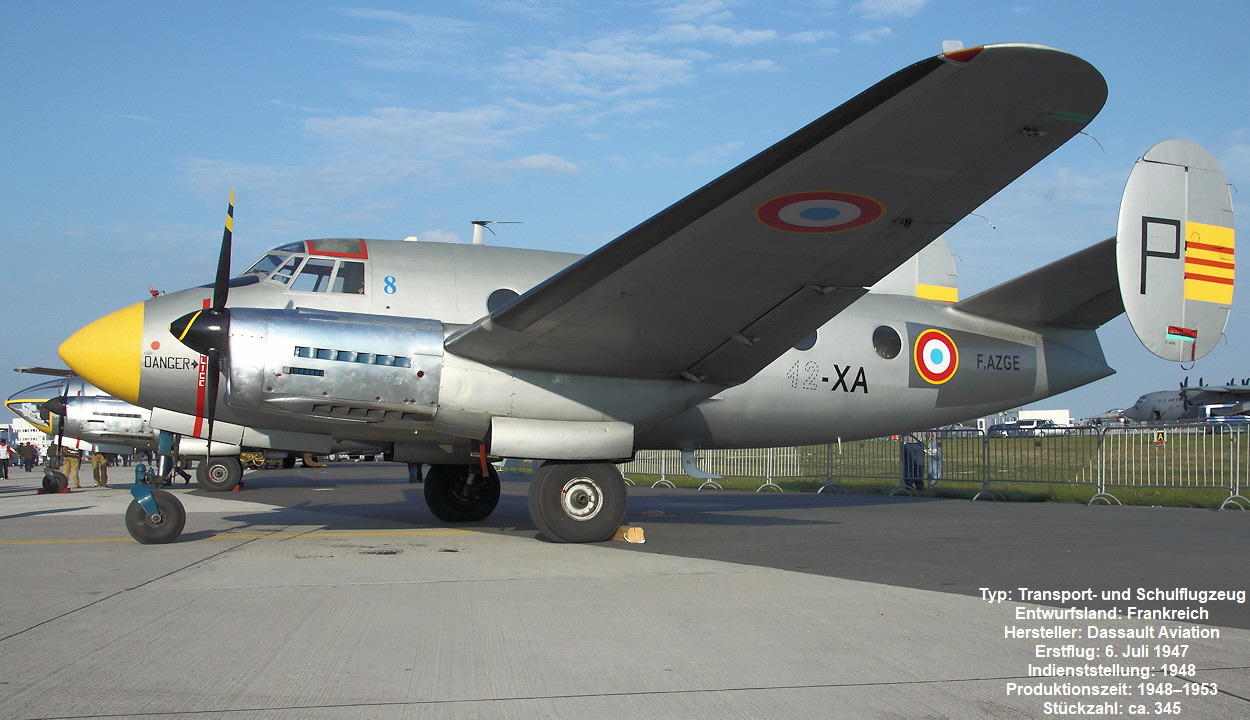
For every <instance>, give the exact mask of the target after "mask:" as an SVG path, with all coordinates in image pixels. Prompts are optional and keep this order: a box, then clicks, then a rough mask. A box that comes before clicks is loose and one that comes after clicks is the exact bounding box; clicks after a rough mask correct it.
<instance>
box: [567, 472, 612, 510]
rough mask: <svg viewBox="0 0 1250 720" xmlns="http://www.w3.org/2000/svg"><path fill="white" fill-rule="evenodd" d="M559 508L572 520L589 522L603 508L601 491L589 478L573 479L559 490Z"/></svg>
mask: <svg viewBox="0 0 1250 720" xmlns="http://www.w3.org/2000/svg"><path fill="white" fill-rule="evenodd" d="M560 508H561V509H562V510H564V513H565V514H566V515H568V516H569V517H571V518H573V519H574V520H590V519H591V518H593V517H594V516H596V515H598V514H599V511H600V510H601V509H602V508H603V491H602V490H600V489H599V486H598V485H597V484H596V483H595V481H594V480H591V479H590V478H586V477H578V478H573V479H572V480H569V481H568V482H566V483H565V484H564V487H563V488H561V489H560Z"/></svg>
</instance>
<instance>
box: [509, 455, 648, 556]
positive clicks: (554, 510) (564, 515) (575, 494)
mask: <svg viewBox="0 0 1250 720" xmlns="http://www.w3.org/2000/svg"><path fill="white" fill-rule="evenodd" d="M628 504H629V495H628V493H626V491H625V478H624V477H623V476H622V475H621V471H620V469H619V468H617V467H616V466H615V465H613V464H611V463H581V464H574V463H548V464H546V465H543V466H542V467H540V468H539V469H538V470H537V472H535V473H534V477H533V479H531V480H530V492H529V507H530V517H531V518H532V519H533V520H534V524H535V525H536V526H537V527H538V531H539V532H541V533H542V534H543V535H544V536H546V537H547V539H549V540H554V541H555V542H570V543H586V542H603V541H604V540H611V539H612V536H613V535H615V534H616V531H617V529H618V528H620V526H621V523H622V522H623V521H624V520H625V511H626V510H627V509H628Z"/></svg>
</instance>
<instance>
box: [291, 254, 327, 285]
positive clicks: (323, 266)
mask: <svg viewBox="0 0 1250 720" xmlns="http://www.w3.org/2000/svg"><path fill="white" fill-rule="evenodd" d="M333 272H334V261H333V260H325V259H323V258H312V259H310V260H309V261H308V262H306V263H304V269H303V270H300V273H299V277H297V278H295V282H294V283H292V284H291V289H292V290H294V291H295V292H325V291H326V288H328V287H329V286H330V274H331V273H333Z"/></svg>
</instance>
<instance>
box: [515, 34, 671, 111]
mask: <svg viewBox="0 0 1250 720" xmlns="http://www.w3.org/2000/svg"><path fill="white" fill-rule="evenodd" d="M692 65H693V59H692V57H675V56H666V55H662V54H659V53H656V52H652V51H650V50H647V49H644V48H641V47H638V46H637V45H636V44H634V43H630V42H628V41H627V40H625V39H623V38H619V37H605V38H600V39H598V40H593V41H591V42H589V43H586V44H584V45H583V46H581V47H578V48H575V49H545V50H541V51H539V52H538V53H537V54H535V55H532V56H529V57H526V56H524V55H517V56H514V57H513V58H512V59H510V60H508V61H507V62H505V63H504V64H503V65H502V66H501V67H500V68H498V72H499V73H500V74H501V75H502V76H503V77H504V78H505V79H509V80H512V81H515V82H520V83H524V84H526V85H529V86H532V87H539V88H547V89H550V90H553V91H556V92H561V93H565V94H569V95H577V96H582V97H591V98H599V99H604V98H619V97H623V96H628V95H634V94H638V93H646V92H653V91H655V90H659V89H661V88H664V87H668V86H670V85H680V84H685V83H689V82H690V81H691V80H693V79H694V73H693V68H692Z"/></svg>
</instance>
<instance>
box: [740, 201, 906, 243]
mask: <svg viewBox="0 0 1250 720" xmlns="http://www.w3.org/2000/svg"><path fill="white" fill-rule="evenodd" d="M884 212H885V206H883V205H882V204H881V203H880V202H878V201H876V200H874V199H872V198H870V197H868V196H866V195H856V194H854V193H844V192H823V191H822V192H801V193H791V194H789V195H782V196H781V197H778V198H773V199H772V200H769V201H768V202H766V203H764V204H763V205H760V206H759V207H758V208H757V209H756V210H755V217H756V218H757V219H758V220H759V221H760V222H762V223H764V224H765V225H767V226H768V227H770V228H776V229H777V230H784V231H786V232H793V233H832V232H842V231H843V230H854V229H855V228H860V227H863V226H865V225H868V224H870V223H872V222H875V221H876V220H878V219H880V217H881V215H882V214H883V213H884Z"/></svg>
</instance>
